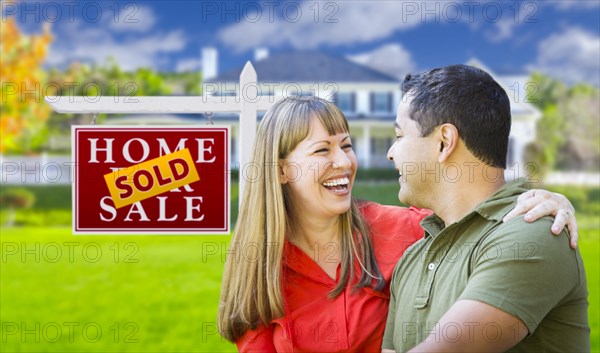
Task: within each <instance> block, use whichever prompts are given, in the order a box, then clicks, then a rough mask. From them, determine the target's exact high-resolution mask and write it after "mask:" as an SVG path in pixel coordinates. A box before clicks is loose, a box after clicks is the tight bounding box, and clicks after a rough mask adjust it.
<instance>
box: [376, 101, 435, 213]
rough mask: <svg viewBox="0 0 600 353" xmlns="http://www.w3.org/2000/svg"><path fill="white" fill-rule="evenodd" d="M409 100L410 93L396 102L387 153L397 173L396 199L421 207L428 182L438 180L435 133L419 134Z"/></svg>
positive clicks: (428, 187)
mask: <svg viewBox="0 0 600 353" xmlns="http://www.w3.org/2000/svg"><path fill="white" fill-rule="evenodd" d="M412 100H413V98H412V96H410V95H406V96H405V97H404V99H402V101H401V102H400V105H399V106H398V110H397V114H396V121H395V123H394V127H395V129H394V130H395V134H396V141H395V142H394V144H393V145H392V147H390V149H389V151H388V154H387V156H388V159H390V160H392V161H393V162H394V164H395V165H396V169H397V170H398V172H399V174H400V178H398V182H399V184H400V191H399V192H398V199H399V200H400V202H402V203H404V204H409V205H414V206H420V207H423V206H424V205H425V204H426V201H427V200H428V198H430V197H431V196H432V195H431V191H432V190H431V188H430V186H431V183H435V182H436V181H439V177H440V175H439V174H440V173H439V172H438V169H439V164H438V163H437V160H436V153H435V152H436V149H437V148H438V147H439V146H438V145H437V143H435V138H434V136H435V133H432V134H430V136H429V137H422V136H421V131H420V129H419V125H418V123H417V122H416V121H414V120H412V119H411V118H410V117H409V112H410V104H411V102H412ZM434 132H435V131H434Z"/></svg>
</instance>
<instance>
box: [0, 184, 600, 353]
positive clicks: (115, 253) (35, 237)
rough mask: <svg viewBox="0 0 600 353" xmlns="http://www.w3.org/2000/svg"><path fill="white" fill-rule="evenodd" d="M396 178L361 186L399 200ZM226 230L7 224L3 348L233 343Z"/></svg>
mask: <svg viewBox="0 0 600 353" xmlns="http://www.w3.org/2000/svg"><path fill="white" fill-rule="evenodd" d="M396 188H397V186H395V185H394V184H369V185H366V184H361V185H357V187H356V190H355V193H356V195H357V196H359V197H362V198H368V199H377V200H381V201H382V202H386V201H387V202H389V203H393V202H395V200H396V193H397V189H396ZM586 211H587V209H586V204H585V202H584V203H580V204H579V208H578V215H580V216H581V218H582V220H583V221H584V223H585V226H584V227H583V228H584V229H582V230H581V240H580V248H581V251H582V254H583V257H584V261H585V265H586V271H587V278H588V287H589V290H590V297H589V302H590V312H589V313H590V326H591V327H592V350H593V351H594V352H600V336H599V334H598V332H599V329H600V278H599V273H600V237H599V231H600V228H599V225H598V224H599V222H598V216H597V214H595V213H594V214H591V213H589V212H586ZM228 242H229V237H228V236H73V235H71V231H70V228H66V227H55V228H52V227H23V228H10V229H8V228H3V229H2V234H1V249H0V250H1V253H0V256H1V261H0V265H1V272H0V294H1V296H0V308H1V309H0V310H1V312H0V321H1V323H2V327H1V330H0V331H1V332H0V333H1V340H0V344H1V347H0V351H2V352H121V351H128V352H215V351H235V347H234V346H233V345H231V344H229V343H226V342H224V341H223V340H222V339H221V338H220V337H219V336H218V334H216V327H215V317H216V312H217V303H218V294H219V288H220V282H221V276H222V268H223V262H224V253H225V248H226V246H227V244H228Z"/></svg>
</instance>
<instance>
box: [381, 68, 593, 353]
mask: <svg viewBox="0 0 600 353" xmlns="http://www.w3.org/2000/svg"><path fill="white" fill-rule="evenodd" d="M402 90H403V93H404V96H403V99H402V102H401V103H400V105H399V107H398V112H397V117H396V122H395V127H396V135H397V140H396V142H395V143H394V145H393V146H392V147H391V148H390V150H389V152H388V158H389V159H391V160H393V162H394V163H395V165H396V168H397V169H398V171H399V173H400V179H399V183H400V192H399V194H398V197H399V199H400V201H401V202H403V203H405V204H411V205H415V206H418V207H422V208H429V209H432V210H433V211H434V212H435V214H434V215H432V216H430V217H428V218H426V219H425V220H423V221H422V222H421V226H422V227H423V228H424V229H425V231H426V235H425V238H424V239H422V240H420V241H418V242H417V243H415V244H414V245H413V246H412V247H411V248H409V249H408V250H407V252H406V253H405V254H404V256H403V258H402V259H401V260H400V262H399V263H398V265H397V267H396V269H395V271H394V276H393V278H392V284H391V293H390V296H391V298H390V309H389V314H388V321H387V326H386V330H385V334H384V339H383V347H382V348H383V351H387V350H395V351H398V352H400V351H402V352H404V351H409V350H410V351H411V352H499V351H506V350H510V351H511V352H541V351H557V352H585V351H589V350H590V341H589V334H590V329H589V325H588V319H587V307H588V303H587V294H588V293H587V285H586V279H585V272H584V268H583V262H582V260H581V255H580V253H579V251H578V250H573V249H571V248H569V246H568V242H569V237H568V234H567V232H566V231H563V233H562V234H561V235H560V236H558V237H552V236H548V232H549V229H550V224H551V219H550V218H546V219H542V220H540V221H538V222H535V223H527V222H525V221H524V220H523V217H520V218H516V219H514V220H512V221H509V222H507V223H503V222H502V220H503V218H504V216H505V215H506V214H507V213H508V212H509V211H510V209H511V208H512V207H514V204H515V202H516V199H517V196H518V195H519V194H521V193H522V192H524V191H526V188H525V185H524V182H523V181H515V182H511V183H506V182H505V180H504V169H505V168H506V155H507V149H508V136H509V132H510V123H511V116H510V102H509V99H508V97H507V95H506V93H505V92H504V90H503V89H502V88H501V87H500V85H498V83H497V82H495V81H494V80H493V79H492V77H491V76H490V75H488V74H487V73H485V72H484V71H482V70H479V69H477V68H474V67H469V66H465V65H455V66H448V67H444V68H441V69H434V70H431V71H428V72H425V73H423V74H420V75H415V76H412V77H411V76H410V75H409V76H407V77H406V79H405V81H404V83H403V84H402Z"/></svg>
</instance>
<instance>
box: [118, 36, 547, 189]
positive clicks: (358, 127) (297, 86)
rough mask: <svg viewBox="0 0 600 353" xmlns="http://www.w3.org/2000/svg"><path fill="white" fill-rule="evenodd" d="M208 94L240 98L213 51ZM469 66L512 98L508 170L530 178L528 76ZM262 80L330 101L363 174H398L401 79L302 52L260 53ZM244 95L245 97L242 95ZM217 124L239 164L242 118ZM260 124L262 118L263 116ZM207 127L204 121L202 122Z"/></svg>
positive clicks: (221, 117)
mask: <svg viewBox="0 0 600 353" xmlns="http://www.w3.org/2000/svg"><path fill="white" fill-rule="evenodd" d="M202 53H203V60H202V64H203V68H202V70H203V73H204V77H203V80H204V82H203V83H202V88H203V94H206V95H214V96H239V94H244V89H245V88H244V87H241V88H240V87H239V83H238V82H239V77H240V73H241V71H242V66H241V65H240V67H239V68H236V69H234V70H230V71H227V72H223V73H219V72H218V53H217V51H216V49H214V48H204V49H203V51H202ZM467 64H469V65H473V66H476V67H479V68H481V69H483V70H485V71H487V72H488V73H490V75H492V76H493V77H494V78H495V79H496V81H498V82H499V83H500V85H501V86H502V87H503V88H504V89H505V91H506V92H507V94H508V95H509V97H510V98H511V113H512V118H513V122H512V129H511V135H510V142H509V157H508V161H509V166H508V167H509V169H508V171H507V177H508V178H509V179H512V178H514V177H519V176H527V175H528V174H531V171H530V170H528V168H527V166H525V164H524V162H523V154H524V150H525V147H526V146H527V144H529V143H530V142H532V141H533V140H534V138H535V124H536V121H537V120H538V119H539V118H540V117H541V113H540V112H539V110H537V109H536V108H535V107H534V106H533V105H531V104H529V103H527V102H526V97H525V93H526V92H530V91H531V89H532V87H530V86H528V85H531V84H528V82H527V79H528V77H527V76H498V75H496V74H495V73H494V72H493V71H492V70H490V69H489V68H487V67H485V66H484V65H483V64H482V63H480V62H479V61H477V60H475V59H473V60H470V61H469V62H468V63H467ZM253 65H254V68H255V69H256V72H257V75H258V85H259V94H260V95H262V96H272V95H275V96H277V95H284V96H287V95H316V96H319V97H322V98H326V99H330V100H332V101H334V102H336V104H337V105H338V106H339V107H340V109H341V110H342V111H343V112H344V114H345V115H346V117H347V118H348V121H349V123H350V131H351V135H352V140H353V144H354V146H355V150H356V154H357V157H358V160H359V165H360V166H361V167H362V168H393V164H392V163H390V162H389V161H388V160H387V159H386V154H387V151H388V149H389V147H390V146H391V144H392V143H393V141H394V134H393V129H392V125H393V122H394V119H395V110H396V107H397V106H398V104H399V102H400V99H401V97H400V95H401V92H400V82H399V80H398V79H397V78H395V77H392V76H388V75H386V74H383V73H381V72H378V71H375V70H373V69H371V68H369V67H366V66H363V65H360V64H357V63H355V62H353V61H350V60H349V59H347V58H345V57H341V56H337V55H332V54H329V53H324V52H315V51H297V52H287V53H277V54H273V55H269V52H268V50H266V49H263V48H260V49H257V50H256V51H255V58H254V60H253ZM240 90H241V92H240ZM212 118H213V120H214V121H215V123H217V124H220V123H222V124H228V125H231V138H232V141H231V142H232V143H231V145H232V147H233V148H232V149H233V150H232V159H231V160H232V163H234V164H235V163H238V162H239V138H238V136H239V117H238V115H237V114H222V113H221V114H214V115H213V116H212ZM259 118H260V115H259ZM198 119H205V117H198V116H153V117H148V116H145V117H144V118H143V121H144V123H155V124H162V123H165V124H181V123H187V124H189V123H190V122H196V123H197V122H198ZM140 121H141V119H140V117H139V116H126V117H122V118H117V119H110V120H109V121H108V122H107V123H109V124H135V123H140ZM201 121H202V120H201Z"/></svg>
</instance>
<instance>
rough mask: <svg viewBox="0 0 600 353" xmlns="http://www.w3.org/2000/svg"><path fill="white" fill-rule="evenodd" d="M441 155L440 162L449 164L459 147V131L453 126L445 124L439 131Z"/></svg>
mask: <svg viewBox="0 0 600 353" xmlns="http://www.w3.org/2000/svg"><path fill="white" fill-rule="evenodd" d="M439 138H440V140H439V142H440V153H439V156H438V162H440V163H442V162H447V161H448V159H449V158H450V156H451V155H452V153H453V152H454V150H455V149H456V146H457V145H458V139H459V138H460V137H459V136H458V129H457V128H456V126H454V125H453V124H448V123H447V124H443V125H441V126H440V130H439Z"/></svg>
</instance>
